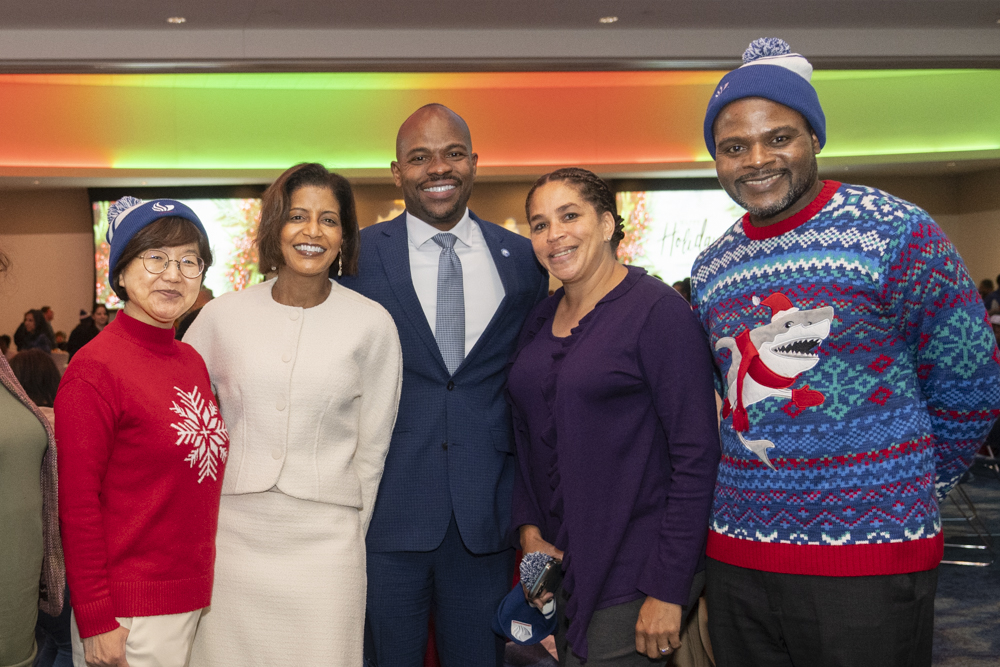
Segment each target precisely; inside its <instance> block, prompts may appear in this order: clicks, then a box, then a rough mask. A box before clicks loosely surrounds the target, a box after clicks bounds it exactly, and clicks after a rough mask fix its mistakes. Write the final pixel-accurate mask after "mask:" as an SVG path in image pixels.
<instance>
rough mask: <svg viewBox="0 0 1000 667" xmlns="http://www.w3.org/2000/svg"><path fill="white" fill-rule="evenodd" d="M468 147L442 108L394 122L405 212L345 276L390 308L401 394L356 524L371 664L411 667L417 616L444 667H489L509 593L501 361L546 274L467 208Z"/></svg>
mask: <svg viewBox="0 0 1000 667" xmlns="http://www.w3.org/2000/svg"><path fill="white" fill-rule="evenodd" d="M476 162H477V155H476V153H474V152H473V150H472V138H471V135H470V133H469V127H468V125H466V123H465V121H464V120H462V118H461V117H459V116H458V115H457V114H456V113H454V112H453V111H451V110H450V109H448V108H446V107H444V106H441V105H439V104H429V105H427V106H425V107H422V108H420V109H418V110H417V111H416V112H414V113H413V115H411V116H410V117H409V118H408V119H407V120H406V121H405V122H404V123H403V125H402V126H401V127H400V128H399V134H398V136H397V138H396V161H395V162H393V163H392V175H393V179H394V180H395V182H396V186H397V187H399V188H401V189H402V191H403V198H404V200H405V202H406V212H405V213H403V214H402V215H400V216H399V217H397V218H396V219H394V220H390V221H387V222H383V223H380V224H377V225H372V226H370V227H367V228H366V229H364V230H362V232H361V257H360V273H359V275H358V276H356V277H353V278H345V279H344V284H345V285H346V286H348V287H350V288H352V289H355V290H357V291H358V292H360V293H362V294H364V295H365V296H367V297H369V298H371V299H374V300H375V301H378V302H379V303H380V304H382V305H383V306H384V307H385V308H386V309H387V310H388V311H389V313H390V314H391V315H392V317H393V320H395V322H396V327H397V328H398V329H399V338H400V341H401V342H402V346H403V389H402V395H401V397H400V403H399V415H398V417H397V419H396V428H395V431H394V432H393V435H392V443H391V444H390V446H389V454H388V457H387V458H386V462H385V472H384V474H383V476H382V485H381V487H380V488H379V493H378V500H377V501H376V503H375V511H374V515H373V516H372V521H371V525H370V526H369V529H368V535H367V545H368V621H369V624H370V627H371V631H372V637H373V639H374V645H375V652H376V654H377V656H376V657H377V660H378V663H379V665H381V666H382V667H388V666H391V667H411V666H412V667H422V665H423V656H424V652H425V650H426V646H427V628H428V617H429V614H430V611H431V610H432V609H433V612H434V624H435V635H436V640H437V646H438V654H439V656H440V658H441V661H442V664H443V666H444V667H490V666H492V665H497V666H498V667H500V666H502V665H503V646H504V645H503V642H502V641H501V640H500V638H498V637H497V636H496V635H494V634H493V632H492V631H491V629H490V619H491V618H492V616H493V614H494V613H495V611H496V608H497V606H498V604H499V603H500V600H501V599H502V598H503V596H504V595H506V593H507V592H508V591H509V590H510V587H511V583H512V580H511V577H512V575H513V566H514V551H513V549H511V546H510V545H511V542H510V538H509V535H508V530H509V523H510V505H511V489H512V487H513V479H514V455H513V451H514V448H513V436H512V427H511V421H510V412H509V409H508V407H507V404H506V401H505V400H504V393H503V390H504V383H505V379H506V378H505V373H504V367H505V365H506V363H507V358H508V357H509V355H510V354H511V352H512V351H513V347H514V343H515V340H516V338H517V335H518V332H519V331H520V329H521V326H522V324H524V320H525V318H526V317H527V315H528V313H529V312H530V311H531V309H532V307H533V306H534V305H535V304H536V303H537V302H538V301H539V300H541V299H542V298H544V297H545V295H546V294H547V290H548V277H547V275H546V274H545V271H544V270H543V269H542V268H541V267H540V266H539V265H538V263H537V261H536V260H535V257H534V254H533V252H532V250H531V243H530V242H529V241H528V240H527V239H525V238H523V237H521V236H518V235H517V234H514V233H512V232H509V231H507V230H506V229H504V228H502V227H500V226H498V225H495V224H493V223H490V222H485V221H483V220H480V219H479V218H478V217H476V216H475V215H474V214H473V213H471V212H470V211H469V209H468V208H467V206H466V204H467V203H468V201H469V196H470V195H471V194H472V185H473V181H474V180H475V176H476Z"/></svg>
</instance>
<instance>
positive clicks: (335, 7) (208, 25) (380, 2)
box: [0, 0, 1000, 30]
mask: <svg viewBox="0 0 1000 667" xmlns="http://www.w3.org/2000/svg"><path fill="white" fill-rule="evenodd" d="M0 12H2V16H3V26H4V27H5V28H6V29H17V30H23V29H33V30H53V29H61V30H94V29H103V30H107V29H112V30H118V29H143V30H150V29H156V28H159V27H162V26H163V24H164V21H165V19H166V18H167V17H170V16H183V17H186V18H187V24H186V26H187V28H189V29H211V30H274V29H296V30H297V29H312V30H315V29H319V30H343V29H360V30H384V29H433V30H524V29H552V30H580V29H585V28H590V27H593V26H594V25H595V24H596V22H597V20H598V19H599V18H600V17H603V16H609V15H616V16H618V17H619V21H618V26H617V27H618V28H619V29H632V28H640V27H641V28H645V29H658V30H677V29H734V28H773V29H787V28H811V27H812V28H815V27H822V28H825V29H844V28H857V27H859V26H869V27H877V28H882V29H900V28H965V29H977V28H983V27H990V26H992V25H995V24H996V21H997V19H998V18H1000V5H998V3H997V2H996V0H739V1H732V0H618V1H612V0H503V1H493V2H490V1H485V0H465V2H461V1H455V0H451V1H449V2H442V1H441V0H425V1H424V2H413V1H412V0H364V1H361V2H359V1H357V0H353V1H352V0H328V1H326V2H321V1H317V0H139V1H137V0H86V1H85V2H81V1H80V0H41V1H38V2H24V1H23V0H16V1H14V0H3V2H0Z"/></svg>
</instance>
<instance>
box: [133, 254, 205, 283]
mask: <svg viewBox="0 0 1000 667" xmlns="http://www.w3.org/2000/svg"><path fill="white" fill-rule="evenodd" d="M140 257H141V258H142V265H143V266H144V267H145V268H146V270H147V271H149V272H150V273H153V274H159V273H163V272H164V271H166V270H167V267H168V266H170V264H171V262H173V263H174V264H176V265H177V269H178V270H179V271H180V272H181V275H182V276H184V277H185V278H197V277H198V276H200V275H201V274H202V273H204V271H205V260H203V259H202V258H201V257H199V256H198V255H184V256H183V257H181V258H180V259H170V258H169V257H167V253H165V252H164V251H162V250H149V251H147V252H146V254H144V255H140Z"/></svg>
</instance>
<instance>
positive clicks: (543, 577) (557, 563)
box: [528, 558, 563, 600]
mask: <svg viewBox="0 0 1000 667" xmlns="http://www.w3.org/2000/svg"><path fill="white" fill-rule="evenodd" d="M562 578H563V569H562V561H561V560H558V559H556V558H553V559H552V560H550V561H549V562H548V563H546V564H545V568H544V569H542V573H541V574H539V575H538V578H537V579H535V583H534V585H532V587H531V588H529V589H528V597H529V598H530V599H532V600H534V599H535V598H539V597H541V596H543V595H545V594H546V593H555V592H556V591H557V590H558V589H559V584H561V583H562Z"/></svg>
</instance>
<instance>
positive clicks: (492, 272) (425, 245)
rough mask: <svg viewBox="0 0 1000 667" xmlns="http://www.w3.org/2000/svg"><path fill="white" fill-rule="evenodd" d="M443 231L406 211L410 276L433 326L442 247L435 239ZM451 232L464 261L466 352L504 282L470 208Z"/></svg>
mask: <svg viewBox="0 0 1000 667" xmlns="http://www.w3.org/2000/svg"><path fill="white" fill-rule="evenodd" d="M440 233H441V230H440V229H437V228H436V227H432V226H431V225H428V224H427V223H426V222H424V221H423V220H421V219H420V218H418V217H416V216H415V215H413V214H412V213H410V212H409V211H407V212H406V235H407V237H408V239H409V250H410V279H411V280H412V281H413V289H414V290H415V291H416V293H417V298H418V299H419V300H420V306H421V307H422V308H423V310H424V317H426V318H427V323H428V324H429V325H430V327H431V332H432V333H433V332H434V328H435V326H436V324H437V279H438V260H439V259H440V257H441V246H439V245H438V244H437V243H435V242H434V241H433V240H432V237H434V236H435V235H436V234H440ZM448 233H450V234H454V235H455V236H456V237H457V238H458V240H457V241H456V242H455V253H456V254H457V255H458V259H459V261H460V262H462V291H463V294H464V296H465V354H466V355H468V354H469V351H470V350H472V348H473V347H474V346H475V344H476V341H478V340H479V337H480V336H481V335H482V334H483V331H485V330H486V327H487V325H488V324H489V323H490V320H491V319H493V314H494V313H495V312H496V310H497V308H498V307H499V306H500V302H501V301H502V300H503V297H504V289H503V283H502V282H501V281H500V274H499V273H498V272H497V267H496V265H495V264H494V263H493V255H491V254H490V249H489V246H487V245H486V239H485V238H484V237H483V231H482V230H481V229H480V228H479V225H478V224H477V223H476V221H475V220H473V219H472V217H471V216H469V209H465V215H464V216H462V219H461V220H459V221H458V224H457V225H455V226H454V227H453V228H452V229H450V230H448Z"/></svg>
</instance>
